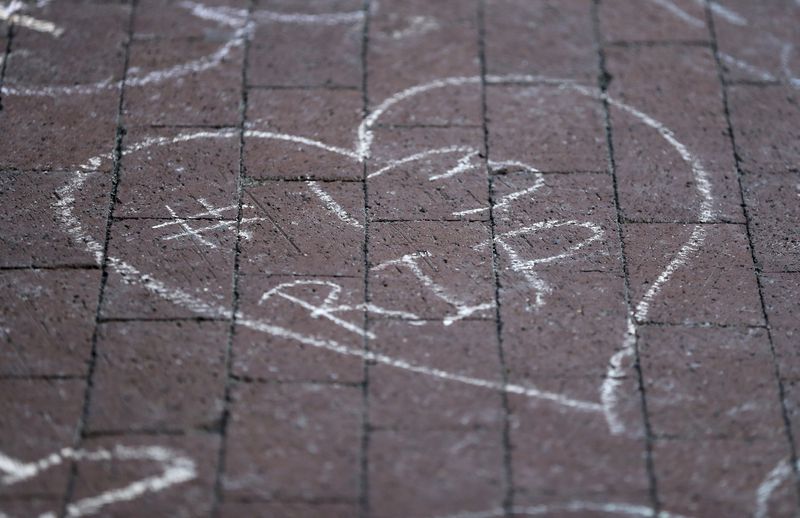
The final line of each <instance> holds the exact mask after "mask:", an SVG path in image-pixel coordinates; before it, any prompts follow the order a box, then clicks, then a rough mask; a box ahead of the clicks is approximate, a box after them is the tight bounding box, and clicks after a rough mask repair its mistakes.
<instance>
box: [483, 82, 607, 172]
mask: <svg viewBox="0 0 800 518" xmlns="http://www.w3.org/2000/svg"><path fill="white" fill-rule="evenodd" d="M486 102H487V118H488V125H489V126H488V129H489V153H490V155H489V158H490V159H491V161H492V162H496V163H498V164H499V166H498V168H502V167H503V166H502V163H503V162H523V163H525V164H527V165H528V166H530V167H532V168H534V169H536V170H539V171H545V172H577V171H607V170H608V151H607V150H606V133H605V126H604V122H603V112H602V105H601V104H600V102H599V101H597V99H594V98H592V97H588V96H584V95H581V94H579V93H577V92H575V91H572V90H569V89H564V88H560V87H558V86H555V85H535V86H492V87H490V88H488V91H487V99H486ZM522 127H524V128H525V131H520V130H519V128H522Z"/></svg>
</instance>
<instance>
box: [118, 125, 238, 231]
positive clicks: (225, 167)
mask: <svg viewBox="0 0 800 518" xmlns="http://www.w3.org/2000/svg"><path fill="white" fill-rule="evenodd" d="M199 134H200V133H199V132H198V131H197V130H191V129H185V130H182V131H181V130H175V129H160V130H156V129H147V130H142V129H135V130H131V131H129V133H128V136H127V137H126V139H125V142H126V146H125V151H124V153H125V157H124V158H123V160H122V166H121V171H120V181H119V185H118V188H117V189H118V191H117V202H116V206H115V208H114V215H115V216H117V217H120V216H127V217H144V218H170V217H175V215H178V216H181V217H184V218H192V217H196V218H204V219H223V218H224V219H233V220H235V219H236V213H237V207H236V203H237V192H236V177H237V174H238V172H239V135H238V133H236V132H230V133H225V132H220V136H219V137H208V138H196V139H189V137H191V136H192V135H199ZM182 138H183V139H186V140H185V141H182V142H180V141H179V142H175V143H167V144H163V145H159V144H156V145H151V146H148V147H145V148H143V149H141V150H139V149H138V144H140V143H145V142H147V141H148V140H150V139H167V140H174V139H182ZM167 207H169V208H167ZM170 209H172V211H174V214H173V213H171V212H170ZM213 209H219V211H218V212H213Z"/></svg>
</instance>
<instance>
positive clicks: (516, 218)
mask: <svg viewBox="0 0 800 518" xmlns="http://www.w3.org/2000/svg"><path fill="white" fill-rule="evenodd" d="M539 184H541V186H540V187H539V188H538V189H536V190H535V191H533V192H530V193H527V194H524V195H522V196H519V194H518V193H521V192H524V191H525V190H526V189H530V188H533V187H536V186H537V185H539ZM493 186H494V189H493V190H494V192H493V198H494V203H495V209H494V220H495V239H496V240H497V253H498V256H499V257H498V268H499V269H500V271H501V273H502V274H503V277H504V281H507V282H504V284H506V285H518V284H519V283H518V279H519V278H520V274H519V272H518V271H517V270H521V268H520V267H519V266H516V265H515V264H514V256H512V255H511V254H510V252H509V249H508V247H510V248H511V249H512V250H513V251H514V252H515V253H516V256H517V258H518V260H519V261H531V260H534V261H538V263H536V265H535V268H534V269H535V270H550V269H564V270H570V271H574V270H578V271H580V272H587V271H602V272H616V273H622V261H621V257H620V245H619V239H618V237H617V229H616V225H617V222H616V208H615V206H614V191H613V185H612V178H611V177H610V175H606V174H578V175H544V176H543V177H542V178H541V180H539V179H538V178H537V177H536V176H532V175H530V174H528V173H512V174H508V175H500V176H496V177H495V179H494V185H493ZM548 227H550V228H548ZM592 240H593V241H592ZM562 256H563V257H562ZM515 268H516V269H515ZM566 273H567V272H564V274H566ZM515 274H516V275H515ZM564 274H562V275H564ZM511 278H513V279H514V280H513V281H512V280H511Z"/></svg>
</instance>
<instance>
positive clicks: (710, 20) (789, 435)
mask: <svg viewBox="0 0 800 518" xmlns="http://www.w3.org/2000/svg"><path fill="white" fill-rule="evenodd" d="M705 11H706V13H705V14H706V20H707V25H708V30H709V33H710V35H711V50H712V52H713V54H714V61H715V62H716V64H717V77H718V79H719V83H720V90H721V93H722V107H723V110H724V112H725V122H726V123H727V130H728V136H729V138H730V141H731V149H732V151H733V160H734V164H735V166H736V181H737V183H738V185H739V201H740V203H741V206H742V211H743V212H744V219H745V232H746V234H747V243H748V245H749V247H750V258H751V260H752V262H753V273H754V275H755V278H756V285H757V286H758V298H759V302H760V304H761V315H762V318H763V319H764V323H765V324H766V329H767V338H768V341H769V349H770V353H771V355H772V367H773V372H774V375H775V382H776V384H777V389H778V398H779V400H780V401H779V402H780V405H781V413H782V417H783V425H784V432H785V433H786V439H787V442H788V446H789V455H790V458H791V469H792V472H793V473H794V478H795V492H796V497H797V505H798V508H800V473H799V472H798V467H797V445H796V443H795V439H794V434H793V432H792V423H791V420H790V419H789V410H788V408H787V405H786V389H785V387H784V385H783V378H782V377H781V372H780V361H779V359H778V355H777V353H776V351H775V342H774V340H773V336H772V328H771V326H770V323H769V313H768V312H767V305H766V303H765V302H764V288H763V281H762V279H761V271H760V266H759V264H758V261H757V259H756V252H755V247H754V244H753V230H752V226H751V218H750V211H749V209H748V207H747V199H746V197H745V194H744V192H745V189H744V182H743V176H744V174H743V172H742V168H741V161H740V158H739V152H738V147H737V145H736V136H735V135H734V133H733V123H732V121H731V113H730V103H729V100H728V89H727V85H726V84H725V80H724V74H723V67H722V62H721V61H720V57H719V47H718V44H717V31H716V26H715V25H714V15H713V12H712V11H713V10H712V9H711V4H710V2H709V1H708V0H706V5H705Z"/></svg>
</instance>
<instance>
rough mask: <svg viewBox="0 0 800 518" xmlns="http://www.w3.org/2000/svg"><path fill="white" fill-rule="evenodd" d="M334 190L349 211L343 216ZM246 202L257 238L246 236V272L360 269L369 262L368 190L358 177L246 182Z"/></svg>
mask: <svg viewBox="0 0 800 518" xmlns="http://www.w3.org/2000/svg"><path fill="white" fill-rule="evenodd" d="M317 191H318V192H322V193H323V197H324V196H325V195H327V196H329V197H330V199H331V200H333V201H334V202H335V203H336V204H337V205H338V206H339V207H340V208H341V209H343V210H344V211H346V213H347V216H346V219H347V221H343V220H342V218H340V217H339V215H337V214H336V212H335V211H334V210H331V209H329V208H328V206H329V201H328V200H326V199H321V197H320V196H319V194H318V192H317ZM243 202H244V203H245V204H247V205H248V207H249V209H248V213H247V214H248V217H252V218H258V219H257V220H255V221H252V222H251V223H249V224H248V227H247V230H248V232H250V234H251V235H252V239H244V240H243V241H242V242H241V251H242V255H241V270H242V271H243V272H245V273H270V274H295V275H357V274H359V273H360V272H361V271H362V270H363V266H364V251H363V240H364V191H363V187H362V185H361V184H360V183H355V182H319V183H317V184H311V185H310V184H309V183H307V182H281V181H275V182H272V181H271V182H267V183H264V184H262V185H253V186H250V187H247V188H246V189H245V192H244V198H243Z"/></svg>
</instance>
